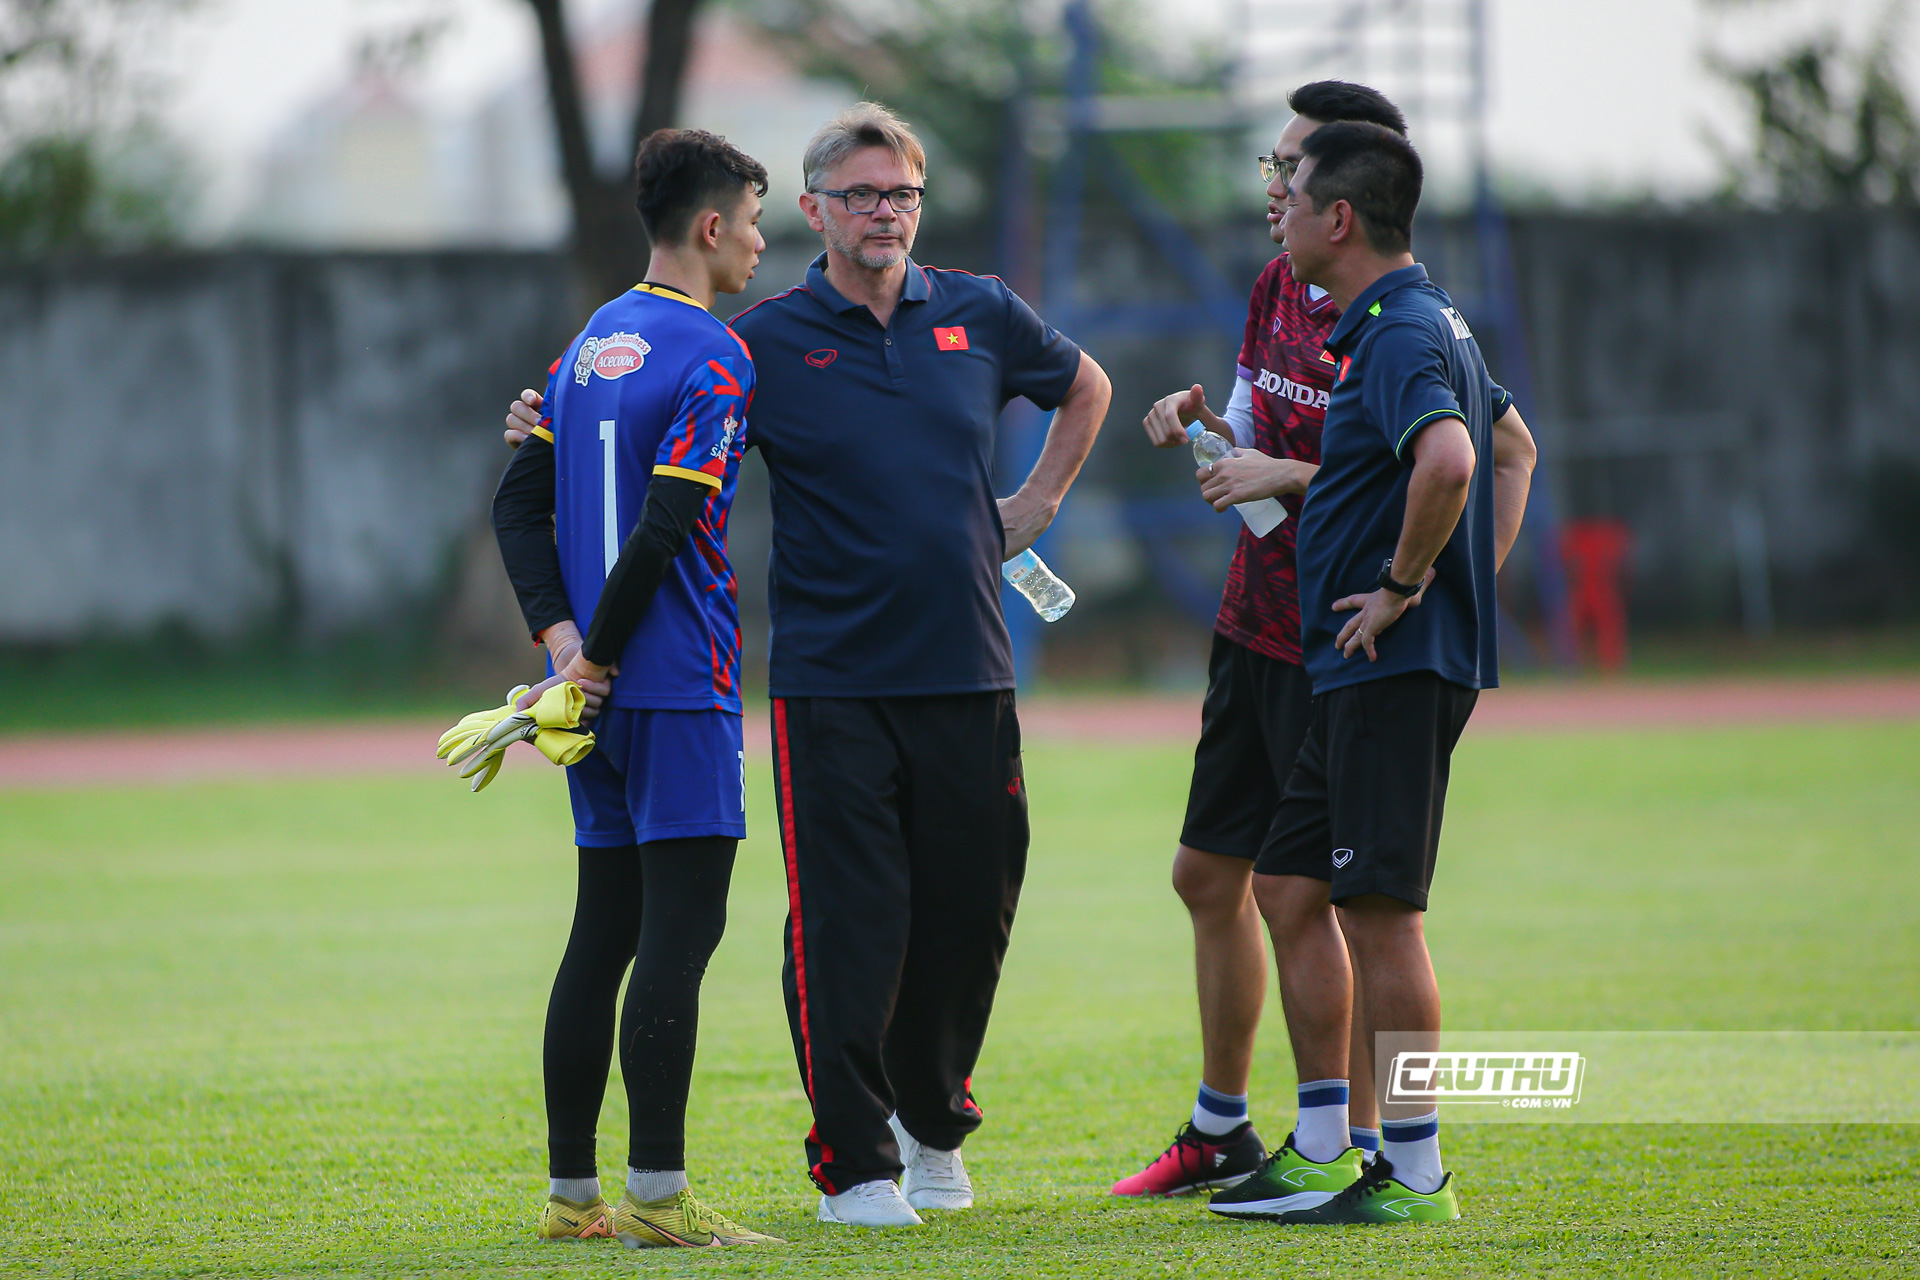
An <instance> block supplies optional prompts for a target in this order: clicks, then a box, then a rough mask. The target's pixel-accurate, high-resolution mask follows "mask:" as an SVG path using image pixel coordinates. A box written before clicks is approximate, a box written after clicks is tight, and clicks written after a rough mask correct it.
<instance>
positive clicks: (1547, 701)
mask: <svg viewBox="0 0 1920 1280" xmlns="http://www.w3.org/2000/svg"><path fill="white" fill-rule="evenodd" d="M1020 720H1021V725H1022V727H1023V729H1024V731H1025V735H1026V737H1027V738H1028V739H1030V740H1033V741H1067V742H1076V741H1077V742H1118V741H1160V742H1166V741H1173V742H1188V741H1191V740H1192V739H1193V738H1194V736H1195V735H1196V734H1197V733H1198V732H1199V729H1200V698H1199V695H1198V694H1189V695H1178V696H1170V695H1159V694H1149V695H1123V696H1118V697H1111V698H1039V699H1035V700H1033V701H1031V702H1029V703H1028V704H1026V705H1025V706H1023V707H1022V708H1021V710H1020ZM1823 720H1824V721H1847V720H1920V676H1860V677H1845V678H1821V679H1780V680H1765V681H1762V680H1753V679H1715V680H1697V681H1670V682H1668V681H1661V682H1652V681H1616V682H1597V683H1578V684H1546V683H1528V684H1522V685H1519V686H1516V687H1513V688H1507V689H1498V690H1494V691H1492V692H1490V693H1487V694H1486V695H1484V696H1483V697H1482V698H1481V700H1480V705H1479V708H1478V709H1477V710H1476V711H1475V712H1474V716H1473V722H1472V724H1471V725H1470V726H1469V728H1468V732H1469V733H1515V732H1540V731H1551V730H1555V729H1596V728H1612V729H1658V728H1661V727H1672V726H1689V727H1691V726H1708V725H1738V724H1781V723H1804V722H1809V721H1823ZM445 728H446V726H445V725H443V724H438V723H422V722H419V721H399V722H396V721H371V722H365V723H358V724H326V725H280V726H272V727H261V728H222V729H164V730H140V731H114V732H102V733H43V734H34V735H31V736H28V735H10V736H0V789H8V790H39V789H46V788H66V787H75V786H88V785H106V784H114V785H119V784H128V783H151V784H171V783H182V782H196V781H208V780H221V779H233V778H297V777H303V776H320V775H324V776H328V777H339V776H342V775H356V774H358V775H379V774H389V775H391V774H409V773H411V774H423V773H427V772H440V773H445V772H446V769H445V766H443V765H441V764H440V762H439V761H437V760H435V759H434V757H433V748H434V743H435V742H436V741H437V740H438V738H439V736H440V734H441V732H442V731H443V730H444V729H445ZM747 737H748V742H749V749H750V750H755V751H759V752H762V753H764V752H765V751H766V749H767V748H766V742H767V722H766V719H765V717H764V716H750V717H748V720H747ZM508 762H509V763H508V766H507V767H508V768H509V769H528V768H533V767H536V766H539V767H546V766H545V765H544V762H542V761H541V760H540V758H539V757H538V756H537V755H536V754H535V753H534V751H533V749H532V748H531V747H516V748H514V749H513V750H512V751H510V752H509V753H508ZM452 784H453V780H452V779H451V778H449V785H452Z"/></svg>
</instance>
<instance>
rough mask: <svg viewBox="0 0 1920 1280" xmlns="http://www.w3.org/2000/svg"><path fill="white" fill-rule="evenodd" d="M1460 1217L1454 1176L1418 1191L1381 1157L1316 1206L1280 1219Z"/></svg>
mask: <svg viewBox="0 0 1920 1280" xmlns="http://www.w3.org/2000/svg"><path fill="white" fill-rule="evenodd" d="M1459 1216H1460V1201H1459V1200H1458V1199H1457V1198H1456V1197H1455V1196H1454V1194H1453V1175H1452V1174H1451V1173H1449V1174H1447V1175H1446V1176H1445V1177H1443V1178H1441V1179H1440V1185H1439V1186H1438V1187H1436V1188H1435V1189H1434V1190H1432V1191H1430V1192H1421V1191H1415V1190H1413V1189H1412V1188H1411V1187H1409V1186H1407V1185H1406V1184H1405V1183H1403V1182H1399V1181H1397V1180H1395V1178H1394V1176H1393V1166H1392V1165H1390V1164H1388V1163H1387V1160H1386V1157H1384V1156H1382V1157H1380V1158H1378V1159H1376V1160H1375V1161H1374V1162H1373V1166H1372V1167H1371V1168H1369V1169H1368V1170H1367V1174H1366V1176H1365V1177H1364V1178H1362V1179H1360V1181H1358V1182H1356V1183H1354V1184H1353V1185H1352V1186H1350V1187H1348V1188H1347V1189H1346V1190H1344V1191H1342V1192H1341V1193H1340V1194H1339V1195H1337V1196H1335V1197H1334V1198H1333V1199H1331V1200H1329V1201H1327V1202H1326V1203H1325V1204H1323V1205H1321V1206H1319V1207H1318V1208H1315V1209H1297V1210H1295V1211H1294V1212H1292V1213H1288V1214H1283V1215H1281V1218H1280V1221H1282V1222H1287V1223H1293V1224H1297V1225H1311V1224H1334V1223H1393V1222H1452V1221H1453V1220H1454V1219H1455V1218H1457V1217H1459Z"/></svg>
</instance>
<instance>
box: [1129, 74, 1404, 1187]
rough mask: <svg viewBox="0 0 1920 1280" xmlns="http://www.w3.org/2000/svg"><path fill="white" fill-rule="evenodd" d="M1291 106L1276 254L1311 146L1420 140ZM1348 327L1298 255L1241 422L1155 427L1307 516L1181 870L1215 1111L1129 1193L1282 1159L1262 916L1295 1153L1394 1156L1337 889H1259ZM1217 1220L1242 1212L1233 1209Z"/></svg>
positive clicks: (1221, 696)
mask: <svg viewBox="0 0 1920 1280" xmlns="http://www.w3.org/2000/svg"><path fill="white" fill-rule="evenodd" d="M1287 105H1288V106H1290V107H1291V108H1292V109H1293V111H1294V113H1295V115H1294V118H1293V120H1292V121H1291V122H1289V123H1288V125H1287V127H1286V129H1285V130H1284V131H1283V132H1282V133H1281V135H1280V140H1279V141H1278V142H1277V143H1276V144H1275V146H1274V149H1273V154H1272V155H1269V156H1262V157H1261V171H1262V174H1263V176H1264V177H1266V178H1267V180H1268V186H1267V224H1268V228H1269V234H1270V235H1271V236H1272V237H1273V239H1274V240H1275V241H1279V240H1280V214H1281V209H1282V203H1283V201H1284V200H1285V199H1286V195H1287V182H1288V179H1289V178H1291V176H1292V172H1293V167H1294V165H1295V164H1297V163H1298V161H1299V159H1300V145H1301V143H1302V142H1304V141H1305V140H1306V137H1307V135H1309V134H1311V133H1312V132H1313V131H1314V130H1315V129H1317V128H1319V127H1320V126H1321V125H1322V124H1328V123H1332V122H1334V121H1339V120H1359V121H1365V122H1368V123H1372V124H1379V125H1384V126H1386V127H1387V128H1390V129H1393V130H1395V131H1396V132H1399V133H1402V134H1404V133H1405V132H1406V121H1405V119H1404V118H1403V117H1402V116H1401V114H1400V111H1399V109H1398V108H1396V107H1395V106H1394V105H1393V104H1392V103H1391V102H1389V101H1388V100H1387V99H1386V98H1385V97H1384V96H1383V95H1381V94H1380V93H1378V92H1377V91H1375V90H1373V89H1369V88H1366V87H1365V86H1363V85H1355V84H1346V83H1343V82H1341V81H1337V80H1329V81H1319V82H1316V83H1313V84H1308V85H1302V86H1301V87H1300V88H1298V89H1296V90H1294V91H1293V93H1292V94H1290V95H1289V96H1288V99H1287ZM1339 319H1340V312H1339V310H1338V309H1337V308H1336V307H1335V306H1334V305H1333V302H1332V300H1331V299H1330V298H1328V297H1327V295H1326V294H1325V293H1324V292H1323V291H1322V290H1320V289H1318V288H1315V287H1313V286H1311V285H1305V284H1301V283H1300V282H1299V281H1297V280H1295V279H1294V278H1293V274H1292V272H1291V271H1289V270H1288V267H1287V256H1286V255H1285V254H1284V253H1283V254H1281V255H1280V256H1279V257H1277V258H1275V259H1274V260H1273V261H1272V262H1270V263H1268V264H1267V268H1266V270H1265V271H1263V272H1262V273H1261V275H1260V279H1259V281H1258V282H1257V283H1256V284H1255V285H1254V287H1253V296H1252V298H1251V300H1250V301H1249V303H1248V307H1247V326H1246V333H1245V337H1244V339H1243V340H1242V343H1241V347H1240V359H1239V368H1238V370H1237V375H1238V376H1237V379H1236V381H1235V383H1234V390H1233V395H1232V397H1231V398H1230V399H1229V400H1228V402H1227V406H1226V414H1225V416H1224V417H1222V416H1221V415H1219V414H1216V413H1215V412H1214V411H1213V410H1212V409H1210V408H1209V407H1208V406H1207V403H1206V396H1205V393H1204V392H1203V391H1202V389H1201V388H1200V387H1198V386H1195V387H1193V388H1191V389H1190V390H1187V391H1180V392H1176V393H1174V394H1173V395H1170V396H1167V397H1166V398H1164V399H1162V400H1160V401H1159V402H1158V403H1156V404H1155V405H1154V406H1153V409H1152V410H1151V411H1150V412H1149V413H1148V414H1147V417H1146V420H1145V423H1144V425H1145V427H1146V432H1147V438H1148V439H1149V440H1150V441H1151V442H1152V443H1153V444H1154V445H1155V446H1156V447H1159V448H1175V447H1180V446H1185V445H1186V444H1187V436H1186V430H1185V428H1186V425H1187V424H1188V423H1190V422H1193V421H1195V420H1198V421H1199V422H1200V423H1201V425H1202V426H1204V427H1205V428H1206V429H1207V430H1210V431H1213V432H1217V433H1218V434H1220V435H1222V436H1225V437H1227V438H1228V439H1229V440H1231V441H1233V443H1234V444H1235V445H1236V446H1238V452H1237V453H1236V455H1235V456H1233V457H1230V458H1227V459H1223V460H1222V461H1220V462H1218V463H1216V464H1214V465H1213V466H1211V467H1206V468H1202V469H1201V471H1200V473H1199V477H1198V478H1199V480H1200V483H1201V496H1202V497H1204V498H1205V499H1206V500H1207V501H1209V502H1211V503H1212V504H1213V505H1214V507H1215V509H1217V510H1220V511H1225V510H1227V509H1228V508H1229V507H1230V506H1233V505H1235V504H1238V503H1242V502H1251V501H1255V500H1257V499H1260V498H1269V497H1271V498H1278V499H1279V500H1280V502H1281V504H1282V505H1283V506H1284V507H1285V508H1286V510H1287V515H1288V516H1289V517H1290V518H1289V519H1288V520H1285V521H1283V522H1282V523H1281V524H1280V525H1279V526H1278V527H1277V528H1275V529H1273V530H1272V531H1271V532H1270V533H1268V534H1267V535H1266V536H1265V537H1256V536H1254V533H1253V530H1252V529H1250V528H1247V527H1244V526H1243V527H1242V528H1241V529H1240V542H1239V546H1238V547H1236V548H1235V550H1234V553H1233V564H1232V567H1231V568H1230V569H1229V570H1228V572H1227V585H1226V590H1225V592H1224V594H1223V595H1222V598H1221V601H1220V615H1219V618H1218V620H1217V621H1216V622H1215V623H1214V637H1213V654H1212V659H1211V661H1210V663H1209V670H1208V679H1207V694H1206V702H1205V704H1204V707H1203V710H1202V715H1201V728H1200V744H1199V746H1198V748H1197V749H1196V750H1195V752H1194V767H1193V785H1192V789H1191V792H1190V793H1189V796H1188V800H1187V813H1186V822H1185V825H1184V826H1183V827H1182V829H1181V833H1180V847H1179V850H1178V852H1176V853H1175V855H1174V860H1173V886H1174V889H1175V891H1176V892H1178V893H1179V895H1180V898H1181V900H1182V901H1183V902H1185V903H1186V906H1187V910H1188V912H1189V914H1190V915H1191V916H1192V917H1193V938H1194V968H1195V971H1196V977H1197V982H1198V987H1199V997H1200V1036H1201V1044H1202V1055H1203V1056H1202V1067H1201V1077H1200V1093H1199V1098H1198V1100H1197V1101H1196V1102H1195V1104H1194V1108H1193V1114H1192V1117H1191V1119H1190V1120H1189V1121H1188V1122H1187V1123H1186V1124H1185V1125H1183V1126H1182V1127H1181V1129H1180V1130H1179V1132H1178V1133H1177V1134H1176V1135H1175V1136H1174V1140H1173V1142H1172V1144H1171V1145H1170V1146H1168V1148H1167V1149H1166V1151H1165V1152H1163V1153H1162V1154H1161V1155H1160V1156H1158V1157H1157V1158H1156V1159H1155V1160H1153V1162H1152V1163H1150V1164H1149V1165H1148V1166H1147V1167H1146V1168H1145V1169H1144V1170H1142V1171H1141V1172H1140V1173H1137V1174H1135V1175H1133V1176H1132V1177H1129V1178H1125V1179H1122V1180H1121V1181H1120V1182H1118V1183H1116V1184H1115V1185H1114V1188H1113V1193H1114V1194H1115V1195H1150V1196H1165V1195H1180V1194H1184V1193H1187V1192H1193V1191H1200V1190H1206V1189H1219V1188H1225V1187H1233V1186H1237V1185H1238V1184H1240V1183H1241V1182H1243V1181H1245V1180H1247V1179H1248V1178H1249V1177H1251V1176H1253V1175H1254V1174H1255V1173H1256V1172H1259V1171H1260V1169H1261V1167H1262V1165H1263V1164H1264V1163H1266V1162H1267V1160H1268V1156H1267V1152H1266V1149H1265V1146H1264V1144H1263V1143H1262V1142H1261V1140H1260V1137H1259V1135H1258V1134H1256V1133H1255V1132H1254V1130H1253V1123H1252V1121H1251V1119H1249V1117H1248V1113H1247V1081H1248V1077H1249V1074H1250V1072H1251V1070H1252V1065H1253V1039H1254V1031H1255V1029H1256V1028H1257V1027H1258V1025H1259V1021H1260V1009H1261V1006H1262V1004H1264V1003H1265V1000H1266V986H1267V979H1266V955H1265V951H1264V948H1263V947H1262V945H1261V941H1260V926H1261V918H1262V917H1263V916H1264V917H1265V920H1266V924H1267V928H1268V932H1269V933H1270V935H1271V937H1272V939H1273V947H1274V960H1275V966H1276V968H1277V969H1278V971H1279V976H1280V1001H1281V1007H1282V1009H1283V1010H1284V1011H1285V1013H1286V1018H1287V1026H1288V1030H1289V1033H1290V1036H1291V1039H1292V1042H1293V1050H1294V1061H1295V1066H1296V1069H1297V1075H1298V1076H1299V1081H1300V1123H1299V1125H1298V1126H1297V1127H1296V1130H1295V1133H1294V1135H1293V1137H1292V1138H1291V1139H1290V1140H1289V1142H1288V1143H1287V1144H1286V1146H1288V1147H1294V1148H1297V1150H1298V1151H1299V1152H1300V1153H1301V1155H1303V1156H1304V1157H1305V1159H1306V1160H1307V1161H1309V1162H1313V1163H1316V1164H1318V1163H1321V1162H1326V1161H1330V1160H1332V1159H1334V1158H1335V1156H1336V1155H1338V1154H1339V1153H1340V1152H1342V1151H1344V1150H1345V1149H1346V1148H1347V1147H1348V1146H1349V1145H1352V1146H1357V1147H1360V1148H1361V1149H1362V1151H1363V1153H1368V1154H1370V1153H1371V1152H1376V1151H1378V1150H1379V1146H1380V1135H1379V1129H1378V1118H1377V1116H1376V1114H1375V1111H1376V1108H1375V1106H1374V1101H1373V1090H1372V1088H1371V1087H1363V1088H1361V1089H1360V1090H1358V1091H1357V1092H1355V1094H1354V1095H1353V1110H1352V1114H1351V1115H1349V1112H1348V1091H1347V1080H1348V1071H1349V1065H1350V1064H1349V1060H1348V1058H1349V1055H1348V1054H1342V1055H1339V1056H1338V1057H1329V1056H1328V1055H1327V1053H1326V1052H1325V1050H1324V1049H1320V1050H1317V1051H1316V1048H1315V1046H1316V1045H1319V1046H1324V1045H1327V1044H1329V1043H1333V1044H1338V1043H1341V1042H1342V1040H1343V1039H1345V1038H1346V1036H1347V1035H1348V1034H1349V1032H1348V1028H1349V1027H1351V1026H1355V1025H1359V1020H1358V1019H1357V1018H1354V1017H1352V993H1353V982H1352V976H1351V973H1350V971H1349V968H1348V963H1347V951H1346V942H1345V939H1344V938H1343V937H1342V935H1341V933H1340V925H1339V922H1338V920H1337V919H1336V918H1335V916H1334V913H1333V909H1332V908H1331V907H1330V906H1329V905H1328V904H1327V901H1326V885H1325V883H1324V882H1316V881H1313V880H1310V879H1308V878H1306V877H1303V876H1274V877H1266V879H1268V880H1271V881H1273V882H1274V886H1273V887H1271V888H1269V887H1266V886H1263V893H1262V895H1261V898H1260V901H1259V902H1258V903H1257V904H1256V902H1255V899H1254V894H1253V886H1252V878H1253V860H1254V857H1255V856H1256V855H1257V854H1258V853H1259V851H1260V847H1261V845H1262V844H1263V843H1264V841H1265V839H1266V836H1267V831H1268V828H1269V827H1270V826H1271V825H1272V822H1273V820H1274V816H1275V814H1276V813H1277V811H1278V809H1279V806H1280V795H1281V792H1282V791H1283V790H1284V789H1285V787H1286V783H1287V775H1288V774H1289V773H1291V772H1292V770H1293V761H1294V756H1295V755H1297V754H1298V752H1299V748H1300V743H1301V741H1302V739H1303V738H1304V737H1305V735H1306V731H1307V725H1308V722H1309V718H1310V716H1309V706H1310V703H1311V699H1312V696H1313V690H1312V687H1311V684H1310V682H1309V681H1308V679H1307V674H1306V671H1305V670H1304V669H1303V667H1302V666H1301V660H1300V602H1299V597H1298V594H1297V589H1296V582H1295V576H1294V558H1293V555H1294V524H1295V519H1296V518H1297V517H1298V516H1299V514H1300V502H1301V496H1302V495H1303V494H1305V492H1306V489H1307V484H1308V482H1309V481H1310V480H1312V478H1313V474H1314V472H1315V471H1317V470H1318V469H1319V467H1318V464H1319V461H1320V426H1321V423H1322V421H1323V420H1324V418H1325V416H1326V408H1327V396H1328V392H1329V390H1330V389H1331V387H1332V385H1333V375H1334V372H1335V370H1334V365H1333V363H1332V361H1331V359H1330V358H1329V357H1328V355H1327V353H1326V339H1327V335H1328V334H1330V333H1331V332H1332V331H1333V326H1334V324H1335V323H1336V322H1337V321H1338V320H1339ZM1365 1049H1366V1047H1365V1046H1364V1045H1360V1046H1354V1047H1353V1048H1352V1050H1351V1051H1350V1056H1351V1066H1352V1069H1353V1070H1354V1071H1355V1072H1356V1073H1360V1074H1368V1073H1370V1064H1371V1060H1372V1059H1371V1055H1370V1054H1368V1053H1366V1051H1365ZM1278 1155H1279V1153H1277V1152H1276V1156H1278ZM1290 1185H1291V1184H1290ZM1288 1207H1294V1206H1291V1205H1290V1206H1288ZM1216 1208H1220V1209H1222V1211H1230V1210H1229V1209H1228V1208H1227V1206H1225V1205H1224V1204H1223V1205H1219V1206H1216Z"/></svg>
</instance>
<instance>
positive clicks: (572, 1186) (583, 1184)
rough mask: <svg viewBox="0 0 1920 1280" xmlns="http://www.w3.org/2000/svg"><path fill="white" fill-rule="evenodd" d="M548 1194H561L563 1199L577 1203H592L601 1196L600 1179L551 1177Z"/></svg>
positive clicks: (548, 1182) (548, 1183) (548, 1180)
mask: <svg viewBox="0 0 1920 1280" xmlns="http://www.w3.org/2000/svg"><path fill="white" fill-rule="evenodd" d="M547 1194H548V1195H554V1196H559V1197H560V1198H561V1199H562V1200H571V1201H573V1202H574V1203H575V1204H592V1203H593V1202H594V1201H595V1200H598V1199H599V1198H600V1179H598V1178H549V1179H547Z"/></svg>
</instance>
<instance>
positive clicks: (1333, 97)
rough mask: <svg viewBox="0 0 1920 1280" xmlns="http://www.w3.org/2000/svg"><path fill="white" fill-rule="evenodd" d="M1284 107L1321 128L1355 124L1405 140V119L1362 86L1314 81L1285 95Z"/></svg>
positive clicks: (1384, 97)
mask: <svg viewBox="0 0 1920 1280" xmlns="http://www.w3.org/2000/svg"><path fill="white" fill-rule="evenodd" d="M1287 106H1288V107H1290V108H1291V109H1292V111H1293V114H1295V115H1297V116H1305V117H1306V118H1307V119H1309V120H1318V121H1319V122H1320V123H1321V124H1334V123H1337V122H1339V121H1342V120H1358V121H1359V122H1361V123H1362V124H1377V125H1379V126H1381V127H1382V128H1385V129H1391V130H1393V131H1394V132H1395V133H1397V134H1399V135H1400V136H1401V137H1403V138H1404V137H1406V136H1407V118H1406V117H1405V116H1403V115H1401V114H1400V108H1398V107H1396V106H1394V105H1393V103H1392V102H1391V101H1390V100H1389V99H1388V98H1387V95H1386V94H1384V93H1382V92H1380V91H1379V90H1378V89H1372V88H1369V87H1368V86H1366V85H1364V84H1353V83H1351V82H1349V81H1346V80H1315V81H1314V82H1313V83H1312V84H1303V85H1301V86H1300V87H1299V88H1298V89H1295V90H1294V91H1293V92H1292V93H1290V94H1288V95H1287Z"/></svg>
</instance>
